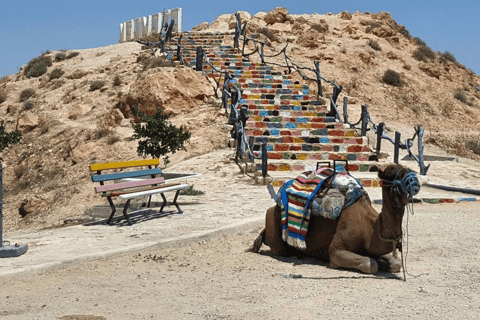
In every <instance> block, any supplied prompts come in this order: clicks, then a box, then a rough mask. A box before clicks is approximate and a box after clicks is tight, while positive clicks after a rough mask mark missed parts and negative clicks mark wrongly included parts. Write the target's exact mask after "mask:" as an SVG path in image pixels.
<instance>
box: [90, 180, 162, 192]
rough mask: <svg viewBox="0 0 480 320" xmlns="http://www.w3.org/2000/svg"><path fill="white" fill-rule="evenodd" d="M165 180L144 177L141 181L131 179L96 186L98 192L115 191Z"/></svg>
mask: <svg viewBox="0 0 480 320" xmlns="http://www.w3.org/2000/svg"><path fill="white" fill-rule="evenodd" d="M164 182H165V179H164V178H155V179H144V180H139V181H130V182H122V183H115V184H107V185H104V186H98V187H95V191H96V192H106V191H114V190H120V189H127V188H135V187H141V186H148V185H152V184H159V183H164Z"/></svg>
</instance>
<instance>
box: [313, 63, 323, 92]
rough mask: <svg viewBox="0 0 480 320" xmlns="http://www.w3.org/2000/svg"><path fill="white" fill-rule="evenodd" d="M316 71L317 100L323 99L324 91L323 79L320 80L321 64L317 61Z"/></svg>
mask: <svg viewBox="0 0 480 320" xmlns="http://www.w3.org/2000/svg"><path fill="white" fill-rule="evenodd" d="M314 63H315V69H316V70H317V72H316V75H317V98H318V97H323V90H322V79H321V78H320V77H321V75H320V62H319V61H315V62H314Z"/></svg>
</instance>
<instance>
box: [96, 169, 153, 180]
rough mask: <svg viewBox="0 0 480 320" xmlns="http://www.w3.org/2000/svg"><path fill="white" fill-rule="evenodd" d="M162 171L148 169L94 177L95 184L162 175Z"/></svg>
mask: <svg viewBox="0 0 480 320" xmlns="http://www.w3.org/2000/svg"><path fill="white" fill-rule="evenodd" d="M161 173H162V169H160V168H155V169H147V170H138V171H125V172H116V173H107V174H97V175H92V181H93V182H100V181H110V180H118V179H125V178H137V177H141V176H149V175H152V174H161Z"/></svg>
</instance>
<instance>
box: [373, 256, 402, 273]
mask: <svg viewBox="0 0 480 320" xmlns="http://www.w3.org/2000/svg"><path fill="white" fill-rule="evenodd" d="M377 263H378V268H379V269H380V270H384V271H388V272H393V273H397V272H400V270H401V269H402V260H401V259H399V258H396V257H394V256H393V254H391V253H388V254H386V255H383V256H381V259H378V260H377Z"/></svg>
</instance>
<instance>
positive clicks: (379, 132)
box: [377, 122, 385, 155]
mask: <svg viewBox="0 0 480 320" xmlns="http://www.w3.org/2000/svg"><path fill="white" fill-rule="evenodd" d="M384 131H385V122H380V123H379V125H378V128H377V155H378V154H379V153H380V148H381V147H382V136H383V132H384Z"/></svg>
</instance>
